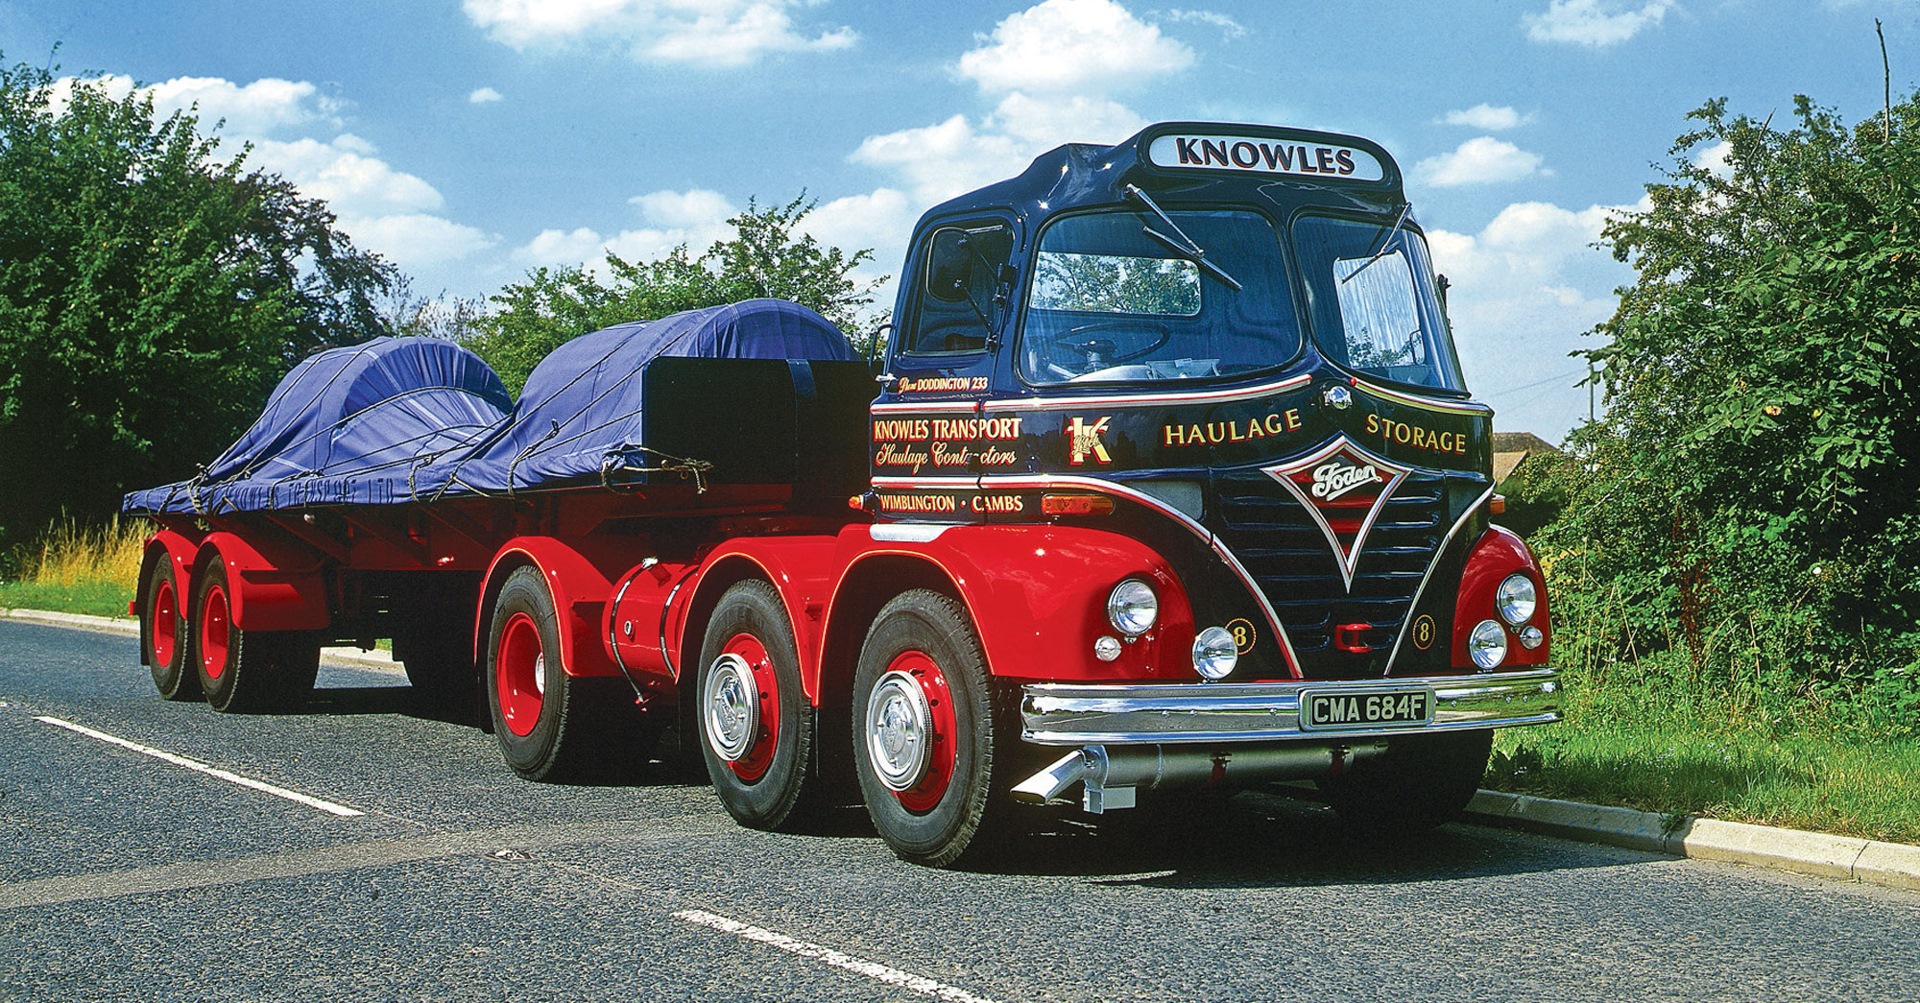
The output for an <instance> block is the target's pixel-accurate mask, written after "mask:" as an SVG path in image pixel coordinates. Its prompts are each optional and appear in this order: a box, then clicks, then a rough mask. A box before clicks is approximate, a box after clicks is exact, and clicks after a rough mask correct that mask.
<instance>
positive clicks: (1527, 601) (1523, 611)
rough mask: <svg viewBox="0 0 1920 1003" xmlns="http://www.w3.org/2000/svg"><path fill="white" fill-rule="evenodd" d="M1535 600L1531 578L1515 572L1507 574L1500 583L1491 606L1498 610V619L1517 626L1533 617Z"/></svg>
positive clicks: (1536, 597)
mask: <svg viewBox="0 0 1920 1003" xmlns="http://www.w3.org/2000/svg"><path fill="white" fill-rule="evenodd" d="M1537 600H1538V596H1537V595H1536V594H1535V592H1534V591H1533V579H1531V578H1528V577H1527V576H1526V575H1518V574H1515V575H1508V576H1507V577H1506V580H1504V581H1502V582H1501V583H1500V591H1499V592H1498V593H1496V594H1495V595H1494V597H1493V606H1494V608H1495V609H1497V610H1499V611H1500V619H1502V620H1505V621H1507V622H1508V623H1510V624H1513V625H1514V626H1515V627H1518V626H1520V625H1521V624H1523V623H1526V622H1527V621H1528V620H1530V619H1532V618H1533V607H1534V604H1535V602H1536V601H1537Z"/></svg>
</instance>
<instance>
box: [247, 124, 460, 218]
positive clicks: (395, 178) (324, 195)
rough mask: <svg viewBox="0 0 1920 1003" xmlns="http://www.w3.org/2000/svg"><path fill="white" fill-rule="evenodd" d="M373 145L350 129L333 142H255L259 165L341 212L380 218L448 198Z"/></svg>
mask: <svg viewBox="0 0 1920 1003" xmlns="http://www.w3.org/2000/svg"><path fill="white" fill-rule="evenodd" d="M373 152H374V151H373V147H372V146H371V145H370V144H368V143H367V142H366V140H363V139H361V138H360V137H358V136H355V135H352V134H351V133H348V134H345V135H341V136H338V137H335V138H334V139H333V140H331V141H328V142H321V141H320V140H317V139H296V140H293V141H291V142H281V141H278V140H271V139H269V140H256V141H255V142H254V146H253V157H252V160H253V162H254V163H256V164H258V165H259V166H261V167H264V168H266V169H267V170H270V171H274V172H275V173H278V174H279V175H280V176H281V177H284V178H286V179H287V180H288V181H291V182H293V183H294V184H295V185H296V186H298V187H299V189H300V191H301V192H302V193H304V194H306V195H308V196H310V197H313V198H320V199H325V200H326V201H327V203H328V204H329V205H331V206H333V208H334V211H335V212H337V213H339V214H340V215H342V216H347V215H353V216H377V215H383V214H386V213H416V212H422V211H425V210H431V209H438V208H440V207H441V205H442V204H443V202H444V201H445V200H444V199H442V198H441V196H440V192H439V191H438V190H436V189H435V188H434V187H433V186H432V185H430V184H428V183H427V182H426V181H424V180H422V179H421V178H419V177H416V176H415V175H412V174H408V173H406V172H404V171H396V170H394V169H393V167H392V166H391V165H389V164H388V163H387V162H386V161H384V160H381V159H380V158H378V157H374V156H371V154H372V153H373Z"/></svg>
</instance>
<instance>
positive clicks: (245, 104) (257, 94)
mask: <svg viewBox="0 0 1920 1003" xmlns="http://www.w3.org/2000/svg"><path fill="white" fill-rule="evenodd" d="M82 83H84V84H86V85H88V86H91V87H94V88H97V89H99V90H101V91H103V92H105V94H106V95H107V96H108V97H110V98H113V99H114V100H119V99H121V98H124V97H126V96H127V95H129V94H131V93H133V90H134V82H133V78H132V77H128V76H122V75H120V74H117V73H110V74H107V75H105V76H99V77H88V78H85V79H84V80H83V79H80V78H75V77H62V78H60V79H59V80H57V81H55V82H54V85H53V94H52V104H53V107H54V108H56V109H58V108H64V107H65V106H66V103H67V101H68V99H69V95H71V94H72V93H73V88H74V87H75V86H76V85H78V84H82ZM142 90H143V91H144V92H145V93H146V94H148V95H150V96H151V97H152V98H153V108H154V112H155V113H156V114H157V115H159V116H160V117H162V118H164V117H166V116H167V115H170V114H172V113H174V112H176V111H181V112H185V111H191V112H192V113H193V114H194V116H195V117H196V118H198V119H199V120H200V130H201V131H202V132H212V131H213V126H214V123H216V122H220V121H222V120H224V121H225V125H224V126H223V127H222V128H221V130H220V134H221V135H222V136H229V137H233V136H237V137H243V138H250V137H255V136H267V135H272V134H273V133H275V132H279V131H281V130H283V129H287V128H290V127H293V126H301V125H309V124H326V125H331V126H333V127H335V128H338V127H339V125H340V119H339V117H338V116H339V112H340V108H339V105H338V103H337V102H335V101H333V100H332V99H330V98H327V97H324V96H322V95H321V94H320V89H319V88H318V87H315V86H314V85H313V84H310V83H307V82H306V81H293V80H281V79H279V78H277V77H267V78H264V79H261V80H255V81H254V82H252V83H250V84H246V85H244V86H242V85H240V84H236V83H234V82H232V81H231V80H222V79H220V78H219V77H175V78H173V79H172V80H168V81H165V82H162V83H157V84H152V85H150V86H148V87H145V88H142Z"/></svg>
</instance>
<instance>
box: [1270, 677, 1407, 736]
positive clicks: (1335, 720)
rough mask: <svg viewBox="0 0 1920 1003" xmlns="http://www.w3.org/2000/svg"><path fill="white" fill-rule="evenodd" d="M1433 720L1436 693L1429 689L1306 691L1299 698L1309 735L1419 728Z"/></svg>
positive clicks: (1301, 713) (1302, 724) (1302, 725)
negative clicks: (1334, 730) (1378, 727)
mask: <svg viewBox="0 0 1920 1003" xmlns="http://www.w3.org/2000/svg"><path fill="white" fill-rule="evenodd" d="M1432 720H1433V689H1432V688H1431V687H1427V686H1401V687H1395V688H1393V689H1380V688H1378V687H1376V688H1373V689H1366V690H1337V689H1327V690H1307V691H1306V692H1304V693H1302V694H1300V727H1301V728H1303V729H1305V730H1307V731H1318V730H1325V729H1332V728H1355V727H1360V728H1364V727H1369V726H1376V725H1419V724H1427V723H1428V722H1430V721H1432Z"/></svg>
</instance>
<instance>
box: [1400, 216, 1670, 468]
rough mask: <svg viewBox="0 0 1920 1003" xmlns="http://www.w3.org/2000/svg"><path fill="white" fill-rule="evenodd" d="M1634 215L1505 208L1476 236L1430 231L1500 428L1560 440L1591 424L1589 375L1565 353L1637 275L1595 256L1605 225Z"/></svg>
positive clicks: (1470, 364)
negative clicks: (1577, 385) (1584, 383)
mask: <svg viewBox="0 0 1920 1003" xmlns="http://www.w3.org/2000/svg"><path fill="white" fill-rule="evenodd" d="M1633 208H1636V207H1631V206H1604V205H1594V206H1589V207H1587V208H1586V209H1581V210H1572V209H1566V208H1563V207H1560V206H1557V205H1553V204H1551V203H1546V202H1520V203H1515V204H1513V205H1509V206H1507V207H1506V208H1505V209H1503V210H1501V211H1500V213H1499V214H1498V215H1496V216H1495V217H1494V218H1493V220H1492V221H1490V222H1489V223H1488V224H1487V225H1486V226H1485V227H1484V228H1482V229H1481V231H1480V232H1479V233H1477V234H1464V233H1454V232H1451V231H1447V230H1429V231H1427V241H1428V243H1429V245H1430V246H1431V247H1432V249H1433V259H1434V266H1435V268H1436V269H1437V270H1438V271H1440V272H1442V273H1444V274H1445V275H1446V276H1447V277H1448V278H1449V279H1450V280H1451V281H1452V283H1453V285H1452V289H1451V291H1450V292H1449V294H1448V297H1447V300H1448V303H1447V306H1448V311H1449V313H1451V314H1452V317H1453V327H1454V340H1455V342H1456V344H1457V345H1458V347H1459V349H1460V356H1461V365H1462V367H1463V368H1464V369H1465V370H1466V374H1467V379H1468V381H1469V385H1471V386H1472V387H1473V388H1474V391H1475V392H1476V394H1478V395H1479V396H1480V397H1482V398H1483V399H1485V400H1487V401H1488V402H1489V403H1491V404H1492V405H1493V406H1494V407H1495V409H1496V410H1498V412H1499V419H1498V422H1497V424H1498V426H1499V427H1500V428H1502V429H1511V430H1515V431H1519V430H1525V431H1531V432H1534V433H1536V434H1538V435H1540V436H1542V437H1544V438H1546V439H1549V440H1557V439H1559V438H1560V437H1561V436H1562V435H1563V434H1565V432H1566V431H1567V430H1568V429H1570V428H1572V427H1573V426H1574V425H1575V424H1576V423H1578V422H1579V421H1580V420H1582V419H1584V418H1585V417H1586V413H1587V395H1586V392H1585V390H1584V389H1580V390H1576V389H1574V388H1573V384H1574V382H1575V381H1577V380H1579V379H1581V378H1583V377H1584V375H1585V372H1586V367H1585V364H1584V363H1583V362H1581V361H1580V360H1579V359H1575V358H1571V357H1569V355H1568V353H1569V352H1573V351H1575V350H1580V349H1589V348H1594V347H1597V344H1598V343H1597V342H1596V341H1595V339H1592V338H1585V337H1582V335H1583V334H1584V333H1585V332H1586V331H1588V330H1591V329H1592V328H1593V326H1594V325H1595V324H1598V323H1600V322H1601V321H1603V320H1605V319H1606V318H1607V317H1608V316H1609V315H1611V314H1612V312H1613V309H1614V307H1615V306H1616V304H1617V301H1616V300H1615V299H1614V296H1613V289H1614V288H1615V287H1617V286H1619V285H1622V284H1624V283H1627V282H1630V281H1631V279H1632V273H1631V272H1630V270H1629V269H1628V268H1627V266H1625V265H1622V264H1620V263H1619V262H1616V261H1614V260H1613V259H1612V257H1611V256H1610V255H1609V254H1608V253H1607V252H1606V251H1604V250H1601V249H1599V248H1596V247H1595V246H1594V244H1595V242H1597V241H1598V240H1599V239H1600V230H1601V228H1602V227H1603V226H1605V225H1606V221H1607V219H1608V217H1609V216H1611V215H1613V214H1616V213H1619V212H1622V211H1626V210H1629V209H1633Z"/></svg>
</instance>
